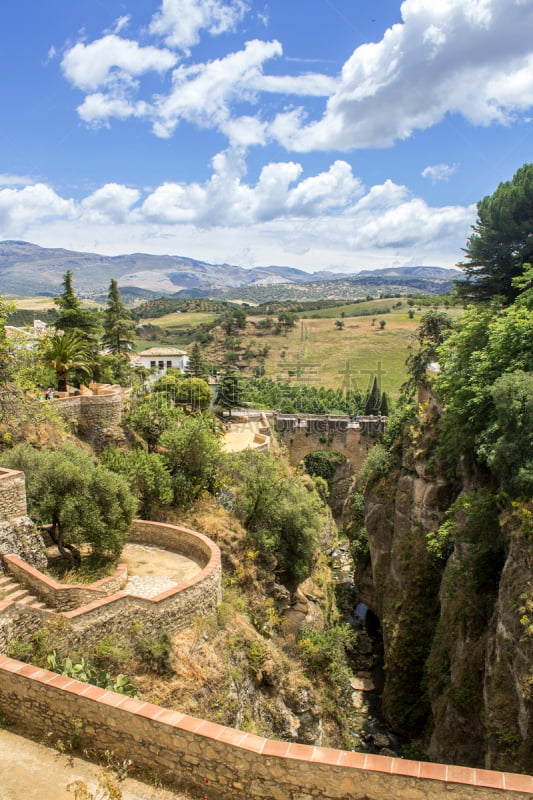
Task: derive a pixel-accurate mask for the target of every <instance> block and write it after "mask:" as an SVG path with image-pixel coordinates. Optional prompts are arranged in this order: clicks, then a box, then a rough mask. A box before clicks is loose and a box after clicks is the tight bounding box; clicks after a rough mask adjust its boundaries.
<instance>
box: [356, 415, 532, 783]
mask: <svg viewBox="0 0 533 800" xmlns="http://www.w3.org/2000/svg"><path fill="white" fill-rule="evenodd" d="M426 433H427V431H426ZM418 436H419V440H418V442H416V443H415V442H413V441H411V442H410V443H409V445H408V446H407V447H404V450H403V456H402V458H401V460H397V462H396V465H395V467H394V468H393V469H392V470H391V471H389V473H388V474H387V475H386V476H385V477H383V476H382V477H380V478H379V479H377V480H374V481H370V482H369V484H368V485H367V490H366V492H365V524H366V531H367V535H368V541H369V548H370V557H371V559H370V560H371V575H370V572H369V568H368V567H367V569H366V572H365V571H364V570H361V571H360V574H359V575H357V574H356V581H357V585H358V588H359V590H360V593H361V595H362V597H361V599H362V600H364V602H366V603H367V605H368V606H369V607H370V608H371V609H372V610H373V611H374V613H376V614H377V615H378V617H379V618H380V620H381V623H382V630H383V639H384V650H385V670H386V680H385V688H384V693H383V711H384V714H385V716H386V717H387V719H388V720H389V722H390V723H391V724H392V725H393V727H394V728H395V729H396V730H398V731H400V732H403V733H406V734H407V735H410V736H417V737H419V738H420V741H421V742H422V743H423V744H424V746H425V748H426V750H427V753H428V755H429V757H430V758H431V760H434V761H444V762H448V763H456V764H464V765H469V766H477V767H485V768H490V769H502V770H509V771H516V772H530V771H531V770H532V769H533V579H532V566H533V524H532V522H531V508H528V504H525V503H522V504H520V503H515V504H513V505H510V504H509V503H508V502H504V503H502V504H501V505H498V504H497V502H496V499H495V497H494V494H493V492H492V490H493V486H491V484H490V482H489V481H488V480H487V476H483V475H482V474H480V472H479V470H477V469H474V468H472V467H470V468H468V467H467V466H466V465H464V464H463V465H462V475H460V477H459V479H455V480H454V481H453V482H450V481H447V480H446V478H445V477H444V476H442V475H440V474H439V470H438V466H437V467H435V463H436V462H435V459H432V460H430V459H429V455H427V456H426V453H428V451H429V450H430V448H427V447H426V448H425V447H423V446H422V447H421V444H420V431H419V432H418ZM426 445H427V442H426ZM456 498H459V501H458V502H456V503H455V504H454V506H453V509H451V510H450V506H451V505H452V503H453V502H454V501H455V500H456ZM462 500H464V502H463V504H462V506H461V501H462ZM476 504H477V505H476ZM483 504H484V506H483ZM481 506H483V509H482V511H480V508H481ZM461 507H462V508H463V511H456V509H457V508H461ZM465 509H466V510H465ZM504 509H505V510H504ZM446 512H448V513H446ZM483 514H484V515H485V516H483ZM450 519H452V520H454V525H455V528H454V536H453V537H452V538H451V539H450V540H449V541H448V542H444V545H443V547H444V549H441V550H440V551H438V548H437V551H435V549H434V548H433V549H432V548H431V546H429V545H428V534H429V539H431V534H435V533H436V532H437V531H438V530H439V528H440V526H441V525H442V523H443V522H445V521H446V520H450ZM442 530H443V529H442V528H441V531H442ZM441 544H442V543H441Z"/></svg>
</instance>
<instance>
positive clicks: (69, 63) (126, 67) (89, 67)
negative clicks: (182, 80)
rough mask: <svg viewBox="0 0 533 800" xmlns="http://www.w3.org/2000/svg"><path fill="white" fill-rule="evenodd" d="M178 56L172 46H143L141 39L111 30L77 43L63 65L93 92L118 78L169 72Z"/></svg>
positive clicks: (77, 82) (74, 80)
mask: <svg viewBox="0 0 533 800" xmlns="http://www.w3.org/2000/svg"><path fill="white" fill-rule="evenodd" d="M177 60H178V58H177V56H176V54H175V53H172V52H171V51H170V50H166V49H160V48H157V47H151V46H146V47H141V45H139V44H138V42H135V41H132V40H130V39H122V38H121V37H120V36H116V35H115V34H109V35H107V36H103V37H102V38H101V39H97V40H95V41H94V42H90V43H89V44H84V43H83V42H78V43H77V44H75V45H74V47H72V48H70V50H67V52H66V53H65V55H64V56H63V59H62V61H61V69H62V70H63V74H64V75H65V77H66V79H67V80H68V81H69V82H70V83H71V84H72V85H73V86H75V87H76V88H78V89H82V90H83V91H88V92H91V91H94V90H96V89H99V88H101V87H105V86H108V85H109V84H110V83H116V81H117V79H118V80H125V81H128V80H131V78H133V77H136V76H139V75H143V74H145V73H146V72H151V71H155V72H159V73H164V72H167V71H168V70H169V69H171V67H173V66H174V64H176V62H177Z"/></svg>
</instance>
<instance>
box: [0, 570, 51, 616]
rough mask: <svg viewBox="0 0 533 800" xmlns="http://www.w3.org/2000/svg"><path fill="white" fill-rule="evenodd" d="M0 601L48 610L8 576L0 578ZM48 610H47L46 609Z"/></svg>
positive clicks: (44, 604)
mask: <svg viewBox="0 0 533 800" xmlns="http://www.w3.org/2000/svg"><path fill="white" fill-rule="evenodd" d="M0 599H1V600H10V601H11V602H12V603H20V605H23V606H33V607H34V608H41V609H48V606H47V605H46V603H43V602H42V601H41V600H39V599H38V598H37V597H35V595H33V594H31V593H30V592H29V591H28V589H25V588H24V587H23V586H22V585H21V584H20V583H17V581H15V580H14V579H13V578H12V577H11V576H10V575H5V576H2V577H1V578H0ZM48 610H49V609H48Z"/></svg>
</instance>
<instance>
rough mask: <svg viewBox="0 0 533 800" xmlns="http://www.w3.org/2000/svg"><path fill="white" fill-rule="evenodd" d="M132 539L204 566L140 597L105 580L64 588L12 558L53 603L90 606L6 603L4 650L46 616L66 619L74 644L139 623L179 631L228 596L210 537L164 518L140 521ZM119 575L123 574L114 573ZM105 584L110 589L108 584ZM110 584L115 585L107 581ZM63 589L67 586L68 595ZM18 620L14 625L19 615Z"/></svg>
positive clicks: (0, 612)
mask: <svg viewBox="0 0 533 800" xmlns="http://www.w3.org/2000/svg"><path fill="white" fill-rule="evenodd" d="M131 539H132V541H137V542H142V543H143V544H153V545H157V546H159V547H166V548H167V549H168V550H172V551H174V552H178V553H181V554H182V555H186V556H188V557H189V558H192V559H194V560H195V561H197V563H199V564H200V566H202V569H201V571H200V572H199V573H198V574H197V575H195V576H194V578H191V579H190V580H188V581H185V582H183V583H181V584H180V585H179V586H175V587H173V588H171V589H167V590H166V591H165V592H162V593H161V594H159V595H156V596H155V597H151V598H145V597H137V596H135V595H133V594H129V593H126V592H123V591H116V592H114V593H113V594H109V593H108V592H107V591H106V590H105V581H106V580H108V579H104V581H103V582H102V581H99V582H98V583H96V584H92V585H91V586H90V587H81V586H79V587H75V586H74V587H72V586H71V587H68V586H67V587H62V586H61V584H57V583H56V582H55V581H53V580H51V579H49V578H47V576H45V575H42V574H40V573H38V571H37V570H34V569H32V568H27V567H25V566H24V564H23V562H21V561H20V559H18V558H14V557H7V558H6V560H7V562H8V564H9V568H10V569H11V570H13V569H14V570H16V571H17V575H21V576H22V577H23V578H24V580H25V581H28V583H29V581H30V580H31V584H30V583H29V585H31V588H32V591H34V592H35V593H36V594H37V593H38V591H41V592H49V594H48V596H46V595H44V594H41V595H40V596H41V597H42V599H43V600H46V602H47V603H48V604H49V605H53V602H56V603H61V604H62V605H63V608H64V607H65V606H66V605H70V601H71V600H72V599H73V598H74V599H75V600H77V599H78V598H79V599H80V601H81V602H84V603H85V605H79V603H77V605H78V607H76V608H72V606H70V608H69V610H62V611H58V613H55V614H54V613H52V612H47V614H46V613H45V616H44V617H43V612H42V611H41V610H40V609H36V608H34V607H32V606H22V605H17V604H16V603H12V602H9V601H4V602H3V603H0V652H1V651H3V652H6V650H7V648H8V647H9V643H10V641H11V640H12V638H13V636H19V635H21V634H22V633H27V632H30V633H31V632H33V631H34V630H36V629H37V628H38V627H39V626H40V625H42V624H43V622H44V621H46V620H51V619H54V618H60V619H62V620H64V628H63V629H62V637H63V639H64V641H65V643H67V644H68V645H69V646H70V645H72V646H78V645H80V644H83V643H91V644H96V643H98V642H99V641H100V640H101V639H102V637H104V636H107V635H109V634H120V633H128V632H129V631H130V630H131V626H132V625H133V623H139V622H140V623H141V624H142V626H143V630H144V631H145V632H146V633H147V634H154V635H155V634H158V633H161V631H162V630H165V629H166V630H168V631H170V632H177V631H180V630H183V629H185V628H188V627H190V626H191V625H192V624H193V621H194V619H195V618H196V617H198V616H210V615H211V614H213V613H214V612H215V611H216V608H217V606H218V605H219V603H220V601H221V599H222V567H221V558H220V550H219V549H218V547H217V546H216V545H215V544H214V543H213V542H211V540H210V539H208V538H207V536H203V534H201V533H196V532H195V531H192V530H190V529H188V528H181V527H179V526H177V525H166V524H163V523H155V522H144V521H142V520H138V521H136V522H135V523H134V525H133V528H132V534H131ZM113 578H114V579H116V580H118V579H119V578H118V573H117V575H115V576H113ZM102 587H104V588H102ZM107 588H109V585H108V586H107ZM62 590H67V591H65V592H64V593H63V594H62ZM14 619H16V620H17V624H16V625H14V624H13V620H14Z"/></svg>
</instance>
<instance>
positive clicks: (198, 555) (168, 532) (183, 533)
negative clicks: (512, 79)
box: [128, 520, 218, 568]
mask: <svg viewBox="0 0 533 800" xmlns="http://www.w3.org/2000/svg"><path fill="white" fill-rule="evenodd" d="M128 540H129V541H130V542H138V543H140V544H148V545H152V546H153V547H162V548H163V549H164V550H171V551H172V552H176V553H180V554H181V555H182V556H187V558H192V559H193V561H196V562H197V563H198V564H199V565H200V566H201V567H202V568H203V567H205V566H207V564H208V563H209V562H210V560H211V558H212V557H213V556H214V551H213V546H214V545H213V542H212V541H211V540H210V539H208V538H207V536H203V535H202V534H200V533H197V532H196V531H193V530H190V528H184V527H182V526H178V525H166V524H162V523H160V522H148V521H146V520H136V521H135V522H134V523H133V525H132V526H131V528H130V532H129V536H128ZM217 550H218V548H217ZM215 555H216V553H215Z"/></svg>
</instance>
